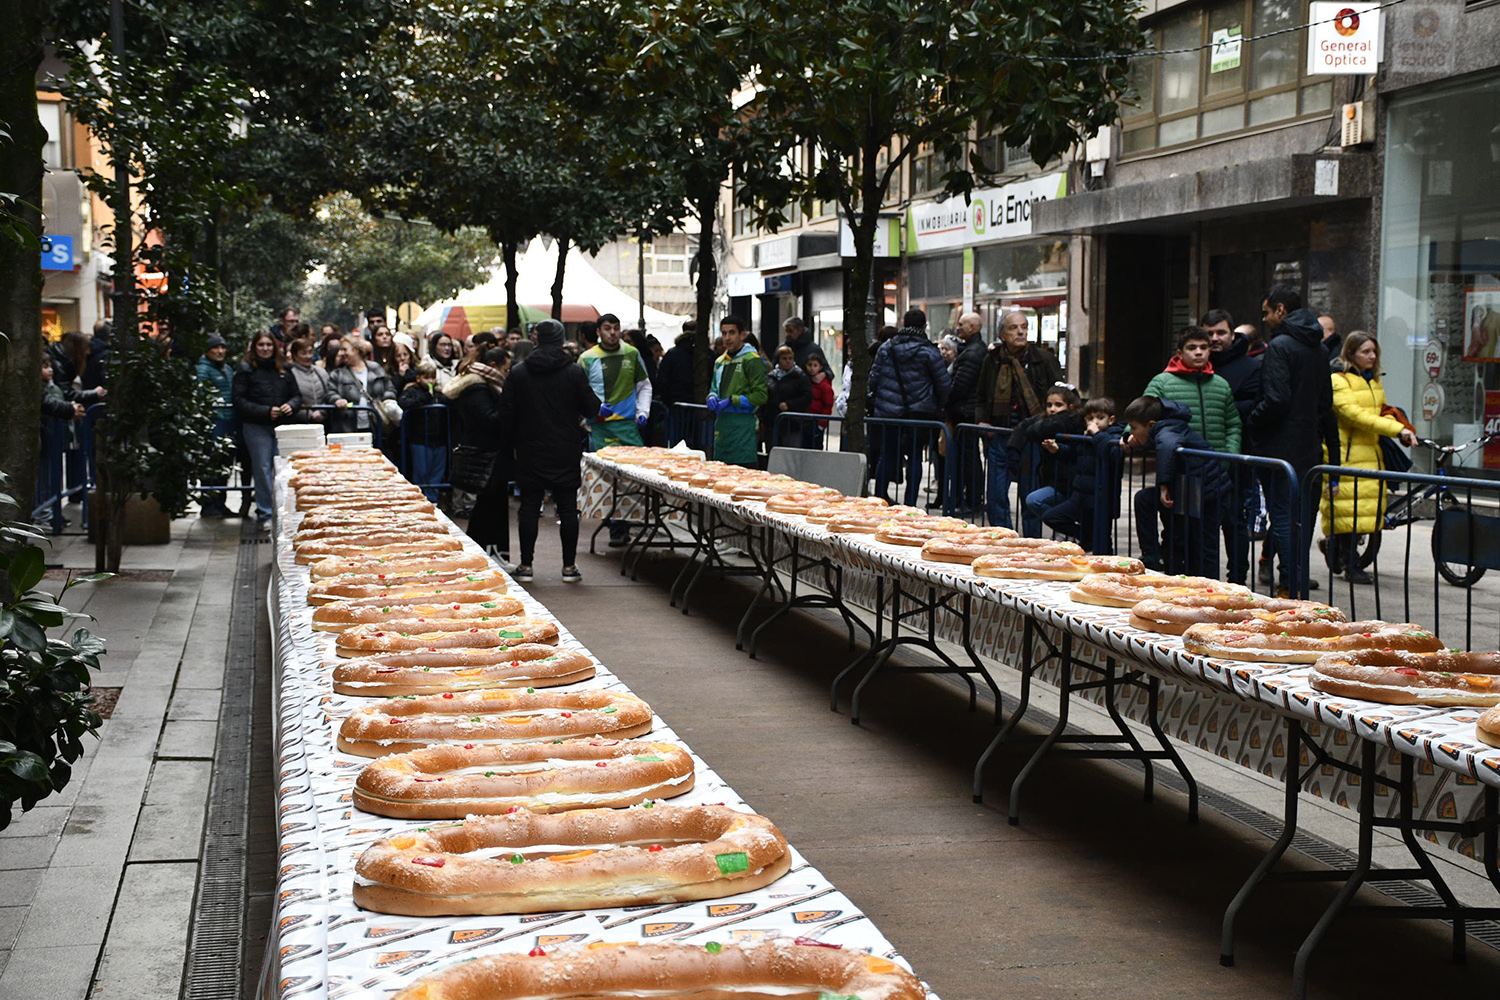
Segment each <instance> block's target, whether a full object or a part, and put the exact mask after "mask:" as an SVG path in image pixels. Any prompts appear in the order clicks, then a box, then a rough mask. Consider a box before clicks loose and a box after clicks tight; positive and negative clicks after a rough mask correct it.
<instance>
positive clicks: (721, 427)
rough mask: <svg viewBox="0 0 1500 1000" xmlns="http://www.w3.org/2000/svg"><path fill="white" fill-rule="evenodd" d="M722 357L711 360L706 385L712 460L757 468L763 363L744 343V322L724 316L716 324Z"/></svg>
mask: <svg viewBox="0 0 1500 1000" xmlns="http://www.w3.org/2000/svg"><path fill="white" fill-rule="evenodd" d="M719 334H720V335H721V336H722V337H723V338H724V353H723V354H721V355H719V356H718V357H717V358H715V359H714V376H713V379H712V381H710V382H709V384H708V410H709V412H710V413H716V414H718V418H717V419H716V420H715V421H714V458H715V459H716V460H718V461H720V462H730V463H732V464H734V465H748V466H753V465H755V464H756V447H755V431H756V414H757V413H758V412H759V411H760V408H761V407H762V406H764V405H765V403H766V398H767V390H766V363H765V361H764V360H763V359H762V358H761V356H760V352H758V351H756V350H755V348H753V347H751V346H750V345H749V344H746V343H745V321H744V320H742V319H740V318H739V317H738V316H726V317H725V318H724V319H723V321H722V322H720V323H719Z"/></svg>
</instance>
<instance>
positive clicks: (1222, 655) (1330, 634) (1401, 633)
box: [1182, 618, 1443, 663]
mask: <svg viewBox="0 0 1500 1000" xmlns="http://www.w3.org/2000/svg"><path fill="white" fill-rule="evenodd" d="M1182 647H1183V648H1184V649H1186V650H1187V651H1188V652H1189V653H1195V654H1197V655H1199V656H1213V657H1217V658H1218V659H1221V660H1247V661H1250V662H1252V663H1313V662H1316V661H1317V659H1318V658H1319V657H1321V656H1325V655H1327V654H1328V653H1344V652H1349V651H1351V650H1356V649H1393V650H1405V651H1407V652H1412V653H1435V652H1437V651H1438V650H1440V649H1442V648H1443V644H1442V643H1441V642H1439V641H1438V638H1437V636H1435V635H1433V634H1432V633H1431V632H1429V631H1427V630H1426V629H1424V628H1422V627H1421V626H1420V625H1413V624H1411V623H1410V622H1407V623H1403V624H1392V623H1391V622H1382V621H1364V622H1332V621H1312V622H1295V623H1292V622H1266V621H1261V620H1260V619H1258V618H1257V619H1252V620H1250V621H1243V622H1236V623H1235V624H1232V625H1190V626H1188V629H1187V631H1186V632H1184V633H1182Z"/></svg>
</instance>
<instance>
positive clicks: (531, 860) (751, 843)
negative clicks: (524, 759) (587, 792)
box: [354, 804, 792, 917]
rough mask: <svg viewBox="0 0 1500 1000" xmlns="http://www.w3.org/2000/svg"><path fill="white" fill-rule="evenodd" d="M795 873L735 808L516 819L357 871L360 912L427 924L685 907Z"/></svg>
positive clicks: (476, 827) (444, 835)
mask: <svg viewBox="0 0 1500 1000" xmlns="http://www.w3.org/2000/svg"><path fill="white" fill-rule="evenodd" d="M791 866H792V853H791V849H790V848H789V847H787V843H786V838H785V837H783V836H782V835H781V831H780V830H778V829H776V827H775V825H774V824H772V822H771V821H770V820H768V819H766V818H765V817H764V816H758V815H756V814H755V813H744V812H739V811H738V810H735V809H730V808H729V807H728V806H663V805H655V804H653V805H652V806H650V807H647V806H636V807H634V808H630V809H580V810H575V811H573V812H565V813H555V814H548V813H534V812H531V811H529V810H526V809H519V810H517V811H515V812H513V813H507V814H506V815H503V816H485V817H474V818H471V819H468V820H465V821H464V822H463V823H458V824H454V825H452V826H439V827H431V828H428V829H427V830H425V831H419V832H417V833H413V834H407V835H402V836H398V837H391V838H389V839H386V840H378V841H376V842H375V843H374V844H371V845H370V846H369V847H368V848H366V849H365V852H364V853H363V854H361V855H360V857H359V861H358V862H356V863H355V866H354V872H355V876H356V877H355V881H354V902H355V905H357V906H362V907H364V908H365V909H367V910H377V911H379V912H381V913H401V914H407V915H410V916H423V917H430V916H444V915H450V914H480V913H482V914H500V913H547V912H553V911H561V912H566V911H568V910H578V909H598V908H600V907H605V906H642V905H645V904H647V903H681V902H685V901H687V900H692V899H720V898H722V897H724V896H732V895H734V894H735V893H738V892H749V891H751V890H753V889H759V888H761V887H762V886H766V885H770V884H771V883H772V882H774V881H776V880H777V879H778V878H780V877H781V876H783V875H785V874H786V873H787V870H788V869H790V868H791Z"/></svg>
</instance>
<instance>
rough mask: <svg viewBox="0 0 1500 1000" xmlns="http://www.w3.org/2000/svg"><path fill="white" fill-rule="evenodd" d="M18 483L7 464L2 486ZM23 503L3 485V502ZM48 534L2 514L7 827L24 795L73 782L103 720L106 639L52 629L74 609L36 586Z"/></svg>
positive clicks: (0, 753)
mask: <svg viewBox="0 0 1500 1000" xmlns="http://www.w3.org/2000/svg"><path fill="white" fill-rule="evenodd" d="M10 485H11V481H10V477H8V476H6V475H5V474H4V473H3V472H0V490H6V489H9V488H10ZM17 506H18V504H17V503H16V501H15V500H14V499H13V498H11V497H10V496H8V495H6V494H5V493H3V492H0V508H7V507H8V508H11V509H12V510H14V508H16V507H17ZM23 513H24V512H23ZM40 541H41V536H39V535H38V534H37V533H36V532H35V531H34V530H33V529H32V528H31V526H30V525H29V524H26V523H23V522H20V521H0V830H3V829H5V828H6V827H7V826H9V825H10V821H11V812H12V809H13V808H14V806H15V805H16V804H17V803H19V804H20V806H21V809H22V810H23V811H24V810H27V809H30V808H31V807H32V806H34V805H36V804H37V803H38V802H40V801H41V800H42V799H44V798H46V797H47V796H48V795H51V794H52V793H53V792H57V791H61V790H62V788H63V787H64V786H66V785H67V783H68V779H69V778H70V777H72V773H73V767H72V765H73V762H74V761H75V760H77V759H78V758H79V756H81V755H82V753H83V737H84V735H85V734H92V735H94V736H97V735H98V728H99V722H100V719H99V715H98V713H96V712H95V711H94V709H93V707H92V705H93V695H92V694H90V693H89V688H88V684H89V680H90V678H91V677H92V675H93V671H95V670H98V669H99V657H100V656H101V655H102V654H103V653H104V643H103V642H101V641H100V640H99V638H98V637H97V636H94V635H92V634H91V633H90V632H89V630H88V629H84V628H80V629H77V630H75V631H74V632H73V635H72V636H71V637H69V638H64V639H59V638H53V637H51V636H49V635H48V634H47V630H48V629H53V628H58V627H60V626H62V624H63V623H64V622H65V621H66V620H67V618H68V617H70V615H69V613H68V609H67V608H65V607H63V606H62V595H61V594H59V595H58V596H57V597H55V598H54V597H53V596H52V595H50V594H46V593H43V592H42V591H40V590H37V589H36V587H37V585H38V584H39V583H41V582H42V577H43V575H44V574H45V568H46V564H45V560H46V556H45V554H44V553H43V551H42V549H41V548H40V546H39V545H38V544H37V543H38V542H40ZM97 579H99V577H85V578H82V579H79V580H74V581H71V582H70V583H69V584H68V586H69V587H71V586H73V585H74V584H76V583H83V582H89V581H92V580H97ZM64 589H66V588H64ZM73 617H76V616H73Z"/></svg>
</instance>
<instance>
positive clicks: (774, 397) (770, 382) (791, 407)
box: [760, 344, 817, 448]
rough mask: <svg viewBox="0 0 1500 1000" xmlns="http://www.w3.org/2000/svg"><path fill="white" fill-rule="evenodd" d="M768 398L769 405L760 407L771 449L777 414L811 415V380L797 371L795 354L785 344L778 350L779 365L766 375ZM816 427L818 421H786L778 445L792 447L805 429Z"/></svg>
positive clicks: (777, 440) (801, 371)
mask: <svg viewBox="0 0 1500 1000" xmlns="http://www.w3.org/2000/svg"><path fill="white" fill-rule="evenodd" d="M766 396H767V398H766V405H765V406H763V407H761V411H760V415H761V420H762V422H763V423H764V424H765V433H766V445H767V447H768V448H769V447H770V445H771V442H772V435H773V434H777V433H778V431H777V426H776V417H777V414H780V413H808V412H810V410H811V408H812V401H813V387H812V380H811V379H809V378H808V377H807V373H806V372H804V371H803V370H802V369H801V368H800V367H798V365H797V356H796V354H795V352H794V351H793V350H792V349H791V347H789V346H787V345H786V344H782V345H781V346H780V347H778V348H776V365H775V367H773V368H772V369H771V371H770V372H769V373H768V374H767V375H766ZM816 424H817V421H815V420H802V421H795V422H794V421H783V422H782V424H781V427H780V431H779V436H778V437H777V438H776V439H775V440H776V443H777V444H781V445H791V444H792V443H793V442H794V441H800V440H801V438H802V436H803V434H804V432H805V431H806V429H807V428H808V427H812V426H816Z"/></svg>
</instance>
